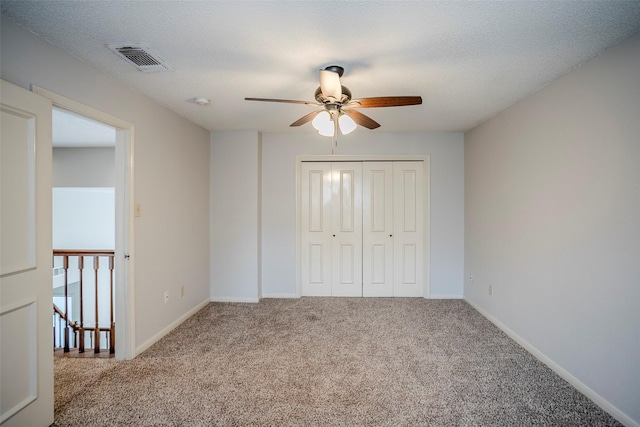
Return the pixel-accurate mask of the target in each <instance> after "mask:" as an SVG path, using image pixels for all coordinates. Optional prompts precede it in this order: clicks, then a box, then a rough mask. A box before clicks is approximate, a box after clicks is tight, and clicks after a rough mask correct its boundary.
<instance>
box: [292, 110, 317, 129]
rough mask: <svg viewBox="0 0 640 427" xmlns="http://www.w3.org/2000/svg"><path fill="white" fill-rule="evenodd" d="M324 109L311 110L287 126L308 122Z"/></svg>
mask: <svg viewBox="0 0 640 427" xmlns="http://www.w3.org/2000/svg"><path fill="white" fill-rule="evenodd" d="M323 111H324V110H318V111H312V112H310V113H309V114H307V115H306V116H303V117H300V118H299V119H298V120H296V121H295V122H293V123H291V124H290V125H289V126H290V127H295V126H301V125H303V124H305V123H308V122H310V121H311V120H313V119H314V118H315V117H316V116H317V115H318V114H320V113H322V112H323Z"/></svg>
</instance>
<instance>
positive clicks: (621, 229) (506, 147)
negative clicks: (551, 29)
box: [464, 36, 640, 425]
mask: <svg viewBox="0 0 640 427" xmlns="http://www.w3.org/2000/svg"><path fill="white" fill-rule="evenodd" d="M639 183H640V36H635V37H634V38H631V39H629V40H627V41H626V42H623V43H622V44H620V45H618V46H616V47H613V48H611V49H609V50H607V51H605V52H604V53H602V54H600V55H599V56H597V57H596V58H594V59H592V60H591V61H589V62H587V63H585V64H584V65H582V66H581V67H579V68H577V69H576V70H574V71H573V72H571V73H570V74H567V75H565V76H563V77H562V78H560V79H558V80H556V81H554V82H553V83H551V84H549V85H548V86H546V87H545V88H543V89H542V90H540V91H538V92H537V93H535V94H533V95H531V96H529V97H528V98H527V99H525V100H524V101H522V102H520V103H518V104H516V105H514V106H512V107H511V108H509V109H507V110H506V111H504V112H502V113H501V114H499V115H498V116H496V117H494V118H492V119H491V120H489V121H487V122H486V123H484V124H482V125H481V126H478V127H477V128H475V129H473V130H472V131H470V132H468V133H467V134H466V135H465V276H466V277H468V276H470V275H472V276H473V282H471V281H469V280H468V279H467V280H466V282H465V289H464V294H465V297H466V298H467V299H468V300H469V301H470V302H472V303H473V304H475V305H476V306H477V307H478V308H480V309H481V310H483V311H484V312H485V313H486V314H487V315H489V316H490V317H492V318H493V319H494V320H495V321H497V322H500V323H501V324H502V325H503V326H504V327H506V328H507V329H508V330H510V331H511V333H512V334H514V336H517V337H519V338H520V339H521V340H523V342H524V343H526V344H527V345H529V346H530V347H531V348H532V349H534V350H536V351H539V352H540V353H541V355H542V356H543V358H546V361H547V362H548V363H549V364H550V365H552V366H554V367H555V368H556V370H558V371H559V372H561V373H563V375H564V376H565V378H569V379H571V378H573V380H575V381H573V380H572V381H573V383H574V384H577V386H578V387H579V388H581V389H582V390H583V391H584V392H585V393H586V394H587V395H588V396H589V397H591V398H592V399H594V400H596V402H597V403H599V404H600V405H602V406H604V407H605V409H608V410H609V411H610V412H612V414H613V415H614V416H617V417H618V418H619V419H621V420H623V421H625V422H627V423H628V424H631V421H630V420H633V423H635V425H638V424H639V423H640V404H639V403H640V401H639V400H638V399H639V396H640V369H638V361H639V360H640V309H639V307H638V304H639V302H640V184H639ZM489 284H491V285H493V296H490V295H489V294H488V291H487V288H488V285H489Z"/></svg>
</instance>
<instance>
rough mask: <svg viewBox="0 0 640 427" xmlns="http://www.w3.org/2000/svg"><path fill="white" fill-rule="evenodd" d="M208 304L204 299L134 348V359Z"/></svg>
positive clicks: (207, 300)
mask: <svg viewBox="0 0 640 427" xmlns="http://www.w3.org/2000/svg"><path fill="white" fill-rule="evenodd" d="M210 302H211V300H210V299H206V300H204V301H202V302H201V303H199V304H198V305H196V306H195V307H193V308H192V309H191V310H189V311H187V312H186V313H185V314H183V315H182V316H180V317H179V318H177V319H176V320H175V321H173V322H171V323H170V324H169V325H168V326H167V327H166V328H164V329H163V330H161V331H160V332H158V333H157V334H155V335H154V336H152V337H151V338H149V339H148V340H147V341H145V342H144V343H142V344H140V345H139V346H138V347H136V351H135V354H134V355H133V357H134V358H135V357H136V356H137V355H139V354H141V353H142V352H143V351H145V350H146V349H148V348H149V347H151V346H152V345H154V344H155V343H157V342H158V341H160V340H161V339H162V338H163V337H164V336H165V335H167V334H168V333H169V332H171V331H173V330H174V329H175V328H176V327H177V326H178V325H180V324H181V323H182V322H184V321H185V320H187V319H188V318H189V317H191V316H193V315H194V314H196V313H197V312H198V311H200V310H202V309H203V308H204V307H205V306H206V305H207V304H209V303H210Z"/></svg>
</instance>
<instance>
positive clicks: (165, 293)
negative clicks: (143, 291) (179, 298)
mask: <svg viewBox="0 0 640 427" xmlns="http://www.w3.org/2000/svg"><path fill="white" fill-rule="evenodd" d="M167 302H169V291H164V303H165V304H166V303H167Z"/></svg>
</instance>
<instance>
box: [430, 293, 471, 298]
mask: <svg viewBox="0 0 640 427" xmlns="http://www.w3.org/2000/svg"><path fill="white" fill-rule="evenodd" d="M427 299H464V296H462V295H447V294H431V295H429V298H427Z"/></svg>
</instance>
